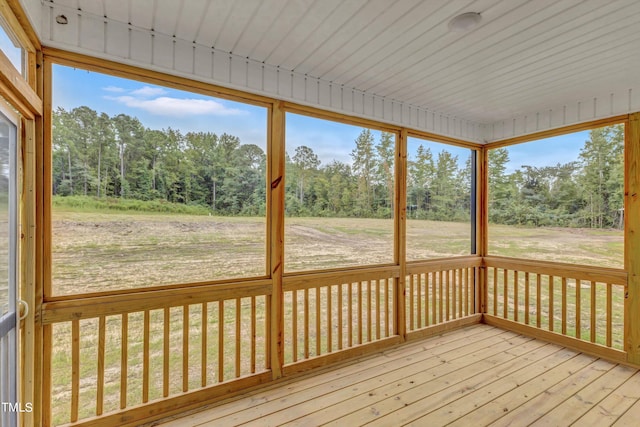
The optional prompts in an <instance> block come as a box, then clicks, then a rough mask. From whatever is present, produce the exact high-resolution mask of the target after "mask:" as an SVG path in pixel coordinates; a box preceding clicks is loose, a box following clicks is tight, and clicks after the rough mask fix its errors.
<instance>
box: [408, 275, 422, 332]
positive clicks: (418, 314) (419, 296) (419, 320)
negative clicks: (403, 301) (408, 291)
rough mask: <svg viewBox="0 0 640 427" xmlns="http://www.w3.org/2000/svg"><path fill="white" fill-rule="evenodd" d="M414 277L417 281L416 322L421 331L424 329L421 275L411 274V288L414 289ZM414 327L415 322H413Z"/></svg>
mask: <svg viewBox="0 0 640 427" xmlns="http://www.w3.org/2000/svg"><path fill="white" fill-rule="evenodd" d="M414 277H415V281H416V321H417V327H418V329H420V328H421V327H422V303H421V299H422V289H421V288H420V275H419V274H417V275H416V274H411V275H409V278H410V280H411V287H412V288H413V282H414ZM411 313H412V314H413V304H411ZM411 324H412V325H413V321H412V322H411Z"/></svg>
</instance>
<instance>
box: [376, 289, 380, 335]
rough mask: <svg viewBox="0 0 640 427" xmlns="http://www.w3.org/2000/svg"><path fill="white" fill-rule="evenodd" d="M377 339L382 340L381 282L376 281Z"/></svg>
mask: <svg viewBox="0 0 640 427" xmlns="http://www.w3.org/2000/svg"><path fill="white" fill-rule="evenodd" d="M376 339H377V340H379V339H380V280H376Z"/></svg>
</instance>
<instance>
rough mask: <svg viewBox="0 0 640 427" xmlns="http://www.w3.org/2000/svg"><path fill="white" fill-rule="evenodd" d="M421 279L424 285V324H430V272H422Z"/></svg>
mask: <svg viewBox="0 0 640 427" xmlns="http://www.w3.org/2000/svg"><path fill="white" fill-rule="evenodd" d="M420 281H421V282H422V284H423V285H424V304H423V305H424V326H429V324H430V322H429V273H424V274H420Z"/></svg>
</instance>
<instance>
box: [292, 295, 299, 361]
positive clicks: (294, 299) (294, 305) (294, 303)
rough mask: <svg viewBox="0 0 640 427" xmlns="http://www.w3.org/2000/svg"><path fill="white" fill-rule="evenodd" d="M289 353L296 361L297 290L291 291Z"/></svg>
mask: <svg viewBox="0 0 640 427" xmlns="http://www.w3.org/2000/svg"><path fill="white" fill-rule="evenodd" d="M291 347H292V348H291V353H292V359H293V361H294V362H297V361H298V290H297V289H294V290H293V291H291Z"/></svg>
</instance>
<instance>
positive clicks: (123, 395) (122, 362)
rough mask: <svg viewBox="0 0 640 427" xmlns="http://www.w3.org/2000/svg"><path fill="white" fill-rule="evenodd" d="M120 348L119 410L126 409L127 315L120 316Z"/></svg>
mask: <svg viewBox="0 0 640 427" xmlns="http://www.w3.org/2000/svg"><path fill="white" fill-rule="evenodd" d="M121 342H122V346H121V348H120V350H121V351H120V355H121V358H120V409H124V408H126V407H127V378H128V376H129V375H128V374H129V372H128V368H127V363H128V361H129V356H128V350H129V314H128V313H124V314H123V315H122V337H121Z"/></svg>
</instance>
